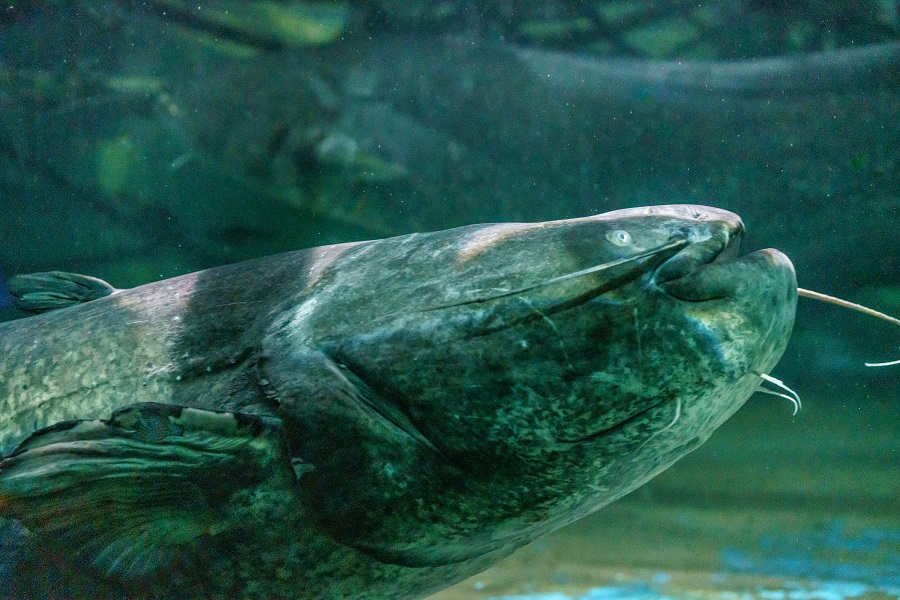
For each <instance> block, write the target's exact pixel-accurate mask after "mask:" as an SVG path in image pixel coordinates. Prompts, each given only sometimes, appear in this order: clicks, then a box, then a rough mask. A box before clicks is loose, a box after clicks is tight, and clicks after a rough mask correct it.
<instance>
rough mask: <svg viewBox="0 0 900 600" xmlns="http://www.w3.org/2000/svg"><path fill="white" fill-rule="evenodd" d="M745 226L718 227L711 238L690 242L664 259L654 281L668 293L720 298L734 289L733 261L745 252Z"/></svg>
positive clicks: (700, 298)
mask: <svg viewBox="0 0 900 600" xmlns="http://www.w3.org/2000/svg"><path fill="white" fill-rule="evenodd" d="M742 239H743V226H741V225H740V224H737V225H735V226H732V227H729V228H722V229H719V230H717V231H715V232H714V233H713V235H712V237H710V238H709V239H706V240H703V241H699V242H694V243H692V244H689V245H688V246H686V247H685V248H683V249H682V250H680V251H679V252H678V253H676V254H675V256H673V257H671V258H669V259H668V260H666V261H665V262H663V263H662V264H661V265H660V266H659V267H657V269H656V271H655V272H654V274H653V282H654V283H655V284H656V286H657V287H659V288H660V289H661V290H663V291H664V292H666V293H667V294H668V295H670V296H672V297H674V298H677V299H679V300H685V301H688V302H704V301H707V300H717V299H721V298H725V297H727V296H729V295H731V294H732V293H733V291H734V287H735V286H734V283H735V282H734V275H735V274H734V273H733V271H734V269H733V265H735V264H737V263H738V262H740V261H742V260H744V259H745V258H746V257H747V256H752V255H745V256H741V254H740V252H741V241H742Z"/></svg>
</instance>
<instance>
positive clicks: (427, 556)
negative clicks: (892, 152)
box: [0, 206, 796, 598]
mask: <svg viewBox="0 0 900 600" xmlns="http://www.w3.org/2000/svg"><path fill="white" fill-rule="evenodd" d="M742 229H743V226H742V224H741V222H740V219H739V218H738V217H737V216H736V215H733V214H731V213H727V212H725V211H719V210H716V209H710V208H706V207H698V206H666V207H652V208H641V209H633V210H626V211H617V212H614V213H608V214H605V215H599V216H595V217H588V218H584V219H575V220H569V221H558V222H549V223H536V224H502V225H478V226H471V227H465V228H461V229H456V230H449V231H443V232H437V233H429V234H413V235H409V236H403V237H398V238H392V239H387V240H382V241H375V242H363V243H358V244H346V245H341V246H331V247H324V248H314V249H311V250H306V251H300V252H295V253H290V254H285V255H280V256H275V257H269V258H264V259H260V260H256V261H250V262H247V263H242V264H238V265H232V266H227V267H223V268H218V269H211V270H209V271H203V272H200V273H196V274H192V275H187V276H184V277H180V278H176V279H172V280H167V281H162V282H159V283H155V284H150V285H147V286H143V287H140V288H136V289H133V290H127V291H123V292H119V293H116V294H114V295H112V296H109V297H106V298H102V299H99V300H95V301H92V302H89V303H87V304H84V305H80V306H77V307H73V308H70V309H64V310H59V311H55V312H51V313H48V314H45V315H41V316H38V317H32V318H29V319H25V320H22V321H17V322H11V323H6V324H2V325H0V403H2V404H0V415H2V416H0V432H2V445H3V446H4V447H6V448H10V447H11V446H12V445H14V444H16V443H18V442H19V441H21V439H22V438H23V437H24V436H26V435H28V434H30V433H31V432H33V431H34V430H35V429H38V428H41V427H45V426H48V425H52V424H54V423H57V422H59V421H62V420H66V419H96V418H100V417H103V418H105V417H108V415H109V414H110V413H111V412H113V411H114V410H116V409H119V408H121V407H123V406H128V405H131V404H135V403H138V402H162V403H167V404H173V405H179V406H190V407H196V408H204V409H215V410H223V411H231V412H237V413H245V414H253V415H267V416H270V417H273V418H274V419H272V420H271V421H272V422H273V423H278V424H280V425H279V428H278V429H277V431H278V433H277V435H278V436H280V437H279V440H280V441H279V444H276V445H277V446H278V447H279V448H280V449H281V450H279V451H283V452H284V455H285V457H284V459H280V458H276V459H273V460H275V461H276V462H275V468H273V469H271V470H273V471H277V472H278V473H277V474H276V475H273V476H272V477H270V478H269V479H267V480H265V481H262V482H261V483H260V482H257V483H254V484H252V486H251V485H250V484H247V487H246V488H245V489H244V488H241V487H240V484H239V483H238V482H237V481H236V482H235V487H237V488H238V489H236V490H234V492H233V493H232V495H231V496H228V498H227V499H226V500H224V501H223V503H224V507H223V508H221V511H220V512H218V513H216V515H218V516H217V517H216V518H217V519H219V521H218V523H217V524H216V526H215V527H213V528H210V529H209V531H207V532H206V533H204V534H203V535H200V536H199V537H197V538H196V539H192V540H189V541H188V542H185V543H184V544H183V545H176V546H174V549H173V550H172V551H171V552H170V553H168V552H167V554H171V555H172V558H171V562H170V563H167V564H166V566H165V568H159V569H156V570H155V571H154V572H151V573H148V574H143V575H141V576H125V575H122V574H121V573H116V572H115V570H113V573H112V574H111V575H106V573H105V572H104V570H103V569H101V568H100V567H99V566H94V567H91V566H90V564H89V563H90V560H87V561H72V562H71V563H66V561H65V559H62V562H63V564H64V568H63V575H61V576H60V577H61V581H62V583H59V582H56V581H54V582H53V583H52V585H51V584H47V585H48V586H50V587H53V586H57V587H56V588H54V589H63V590H69V591H71V590H75V593H79V592H80V593H87V592H86V591H85V590H89V591H90V593H91V594H93V595H95V596H102V595H105V596H109V597H121V595H123V594H128V595H129V596H130V597H229V598H231V597H242V596H243V597H273V598H274V597H293V598H339V597H340V598H374V597H383V598H420V597H423V596H425V595H427V594H428V593H431V592H433V591H436V590H438V589H441V588H443V587H445V586H448V585H450V584H452V583H454V582H456V581H459V580H461V579H463V578H465V577H467V576H469V575H472V574H474V573H476V572H478V571H480V570H482V569H484V568H485V567H487V566H488V565H490V564H491V563H493V562H495V561H496V560H498V559H499V558H501V557H503V556H506V555H507V554H509V553H510V552H512V551H513V550H514V549H515V548H517V547H519V546H521V545H523V544H525V543H528V542H529V541H531V540H533V539H535V538H536V537H538V536H540V535H542V534H544V533H546V532H548V531H551V530H553V529H556V528H558V527H560V526H562V525H564V524H566V523H569V522H572V521H574V520H576V519H578V518H580V517H582V516H584V515H586V514H588V513H590V512H592V511H594V510H596V509H598V508H600V507H601V506H603V505H605V504H607V503H609V502H611V501H613V500H615V499H616V498H619V497H620V496H622V495H623V494H626V493H627V492H629V491H630V490H632V489H634V488H635V487H637V486H639V485H641V484H642V483H644V482H646V481H647V480H648V479H650V478H651V477H653V476H654V475H656V474H657V473H659V472H660V471H662V470H664V469H665V468H667V467H668V466H670V465H671V464H672V463H673V462H674V461H675V460H677V459H678V458H680V457H681V456H683V455H685V454H686V453H687V452H689V451H690V450H692V449H693V448H695V447H696V446H697V445H699V444H700V443H702V442H703V441H704V440H705V439H707V437H708V436H709V435H710V434H711V433H712V431H713V430H714V429H715V428H716V427H717V426H719V425H720V424H721V423H722V422H723V421H724V420H725V419H727V418H728V417H729V416H730V415H731V414H732V413H733V412H734V411H735V410H737V409H738V408H739V407H740V406H741V405H742V404H743V403H744V402H745V401H746V400H747V398H748V397H749V396H750V395H751V394H752V393H753V391H754V390H755V389H756V388H757V387H758V386H759V384H760V378H759V377H758V375H757V373H767V372H768V371H769V370H770V369H771V368H772V367H773V366H774V365H775V364H776V362H777V361H778V359H779V358H780V356H781V354H782V352H783V351H784V348H785V345H786V344H787V340H788V337H789V335H790V331H791V327H792V324H793V318H794V309H795V304H796V283H795V278H794V273H793V268H792V266H791V264H790V262H789V261H788V260H787V258H785V257H784V255H782V254H781V253H779V252H777V251H774V250H765V251H760V252H756V253H753V254H750V255H747V256H744V257H741V258H737V244H738V243H739V239H740V237H741V235H742ZM623 231H624V232H627V233H628V234H629V235H625V236H622V235H621V232H623ZM629 237H630V239H628V238H629ZM673 239H686V240H687V242H688V244H687V245H686V246H684V247H683V248H682V249H671V250H667V251H665V252H662V253H660V254H658V255H655V256H653V257H650V258H645V259H641V260H637V261H631V262H626V263H624V264H620V265H618V266H615V267H612V268H609V269H606V270H602V271H599V272H596V273H591V274H587V275H583V276H580V277H574V278H571V279H567V280H564V281H558V282H556V283H553V284H549V285H540V284H541V282H546V281H547V280H549V279H552V278H554V277H558V276H561V275H565V274H567V273H572V272H576V271H580V270H582V269H585V268H589V267H592V266H595V265H599V264H602V263H608V262H610V261H613V260H616V259H619V258H623V257H628V256H633V255H635V254H637V253H639V252H641V251H644V250H648V249H651V248H655V247H658V246H660V245H663V244H666V243H667V242H669V241H671V240H673ZM676 253H677V254H676ZM673 255H675V256H674V258H673ZM716 257H718V258H717V259H716V262H713V263H711V264H706V263H710V261H712V260H713V259H714V258H716ZM664 261H668V262H665V264H663V263H664ZM660 265H662V266H660ZM530 286H534V287H530ZM513 290H522V291H519V292H516V293H508V292H510V291H513ZM288 457H289V458H291V459H293V466H294V469H293V471H292V470H291V469H290V465H289V464H288ZM278 461H282V462H283V464H282V462H278ZM294 475H296V477H295V476H294ZM192 476H193V477H196V475H192ZM3 477H4V475H3V466H2V465H0V508H2V509H3V511H4V512H5V514H7V515H8V516H12V517H16V516H21V515H20V513H22V514H24V515H25V516H24V517H23V520H24V521H25V522H26V524H27V523H28V518H29V515H28V514H25V513H27V509H26V508H22V507H23V506H25V505H24V504H23V505H21V506H20V507H19V508H18V510H19V511H20V513H17V512H16V511H17V505H16V503H15V502H10V503H8V505H7V506H3V504H4V503H3V495H4V485H6V483H5V482H4V479H3ZM84 478H85V481H86V482H88V484H89V485H95V486H101V487H102V486H104V485H111V484H108V483H105V482H103V481H100V482H93V483H91V482H90V474H89V473H85V474H84ZM199 481H200V482H199V483H198V486H200V487H202V486H203V485H205V483H204V482H205V479H201V480H199ZM86 494H87V495H88V496H90V493H87V492H86ZM220 496H221V493H220ZM217 510H218V509H217ZM102 526H103V525H102V524H99V525H98V527H102ZM37 537H39V536H34V538H35V539H31V540H30V541H29V543H32V544H33V545H34V546H35V547H37V548H38V550H34V551H32V554H29V555H28V556H29V557H30V558H29V559H28V561H25V563H26V564H25V566H21V567H19V570H18V571H15V570H13V571H12V572H13V575H12V578H13V580H14V581H13V583H14V584H15V579H16V577H19V578H27V577H34V575H33V573H34V572H36V571H29V570H28V569H39V568H45V567H46V564H45V563H46V562H48V561H49V560H50V559H49V558H47V556H52V555H53V554H54V553H56V556H55V559H56V560H60V556H65V554H66V552H65V547H64V544H63V543H62V542H59V541H58V540H51V541H49V542H48V541H46V540H41V539H36V538H37ZM44 546H47V548H44ZM42 561H43V562H42ZM108 570H109V569H107V571H108ZM20 587H22V586H20ZM25 587H27V586H25ZM13 588H15V585H13ZM23 589H24V588H23ZM47 589H49V588H47ZM13 591H15V589H14V590H13ZM44 592H46V589H45V590H44ZM19 593H23V592H19Z"/></svg>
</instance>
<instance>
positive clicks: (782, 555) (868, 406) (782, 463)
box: [431, 389, 900, 600]
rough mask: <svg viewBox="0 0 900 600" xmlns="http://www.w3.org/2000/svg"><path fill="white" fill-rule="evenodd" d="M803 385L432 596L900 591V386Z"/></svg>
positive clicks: (724, 599) (809, 598)
mask: <svg viewBox="0 0 900 600" xmlns="http://www.w3.org/2000/svg"><path fill="white" fill-rule="evenodd" d="M801 391H802V390H801ZM805 395H806V398H805V399H804V400H805V403H804V409H803V410H802V411H801V412H800V413H799V414H798V415H797V416H796V417H791V416H790V413H791V408H790V406H789V405H787V404H786V403H784V404H779V403H776V401H773V400H771V399H769V398H768V397H755V398H754V399H752V400H751V402H750V403H749V404H748V405H747V406H745V407H744V408H742V409H741V411H740V412H738V414H737V415H735V416H734V417H733V418H732V419H731V420H730V421H729V422H728V423H726V424H725V425H724V426H723V427H722V428H721V429H720V430H719V431H718V432H716V434H714V435H713V437H712V439H711V440H710V441H709V442H708V443H707V444H706V445H704V446H703V447H701V448H700V449H699V450H697V451H696V452H694V453H693V454H692V455H690V456H688V457H686V458H684V459H683V460H682V461H681V462H680V463H678V464H677V465H675V466H674V467H673V468H671V469H669V470H668V471H667V472H665V473H663V474H662V475H661V476H659V477H658V478H657V479H656V480H654V481H653V482H651V483H650V484H648V485H647V486H644V487H643V488H641V489H639V490H637V491H636V492H634V493H633V494H631V495H630V496H628V497H627V498H624V499H622V500H620V501H619V502H617V503H614V504H613V505H610V506H608V507H606V508H604V509H603V510H601V511H599V512H597V513H595V514H594V515H592V516H590V517H588V518H586V519H583V520H582V521H580V522H578V523H575V524H574V525H572V526H569V527H567V528H564V529H562V530H560V531H557V532H555V533H553V534H551V535H549V536H546V537H544V538H542V539H540V540H538V541H537V542H535V543H533V544H531V545H530V546H527V547H525V548H523V549H521V550H520V551H518V552H517V553H515V554H514V555H512V556H511V557H509V558H508V559H506V560H504V561H502V562H500V563H498V564H497V565H496V566H494V567H493V568H491V569H489V570H487V571H485V572H484V573H481V574H480V575H478V576H476V577H473V578H471V579H469V580H467V581H464V582H462V583H460V584H459V585H457V586H455V587H453V588H450V589H448V590H445V591H444V592H441V593H439V594H437V595H435V596H433V597H432V598H431V600H450V599H454V600H469V599H471V600H475V599H485V598H498V599H499V598H503V599H505V600H507V599H517V600H576V599H577V600H601V599H602V600H611V599H625V598H635V599H646V600H651V599H657V598H698V599H700V598H703V599H706V598H709V599H717V600H744V599H747V600H750V599H757V598H759V599H761V600H843V599H844V598H895V599H900V399H898V398H896V397H894V396H896V394H894V393H889V394H885V393H884V392H882V393H881V394H874V393H873V392H867V391H866V390H865V389H863V390H860V391H859V392H857V393H856V394H854V397H853V398H852V399H849V398H848V399H835V398H834V396H833V395H829V393H828V390H826V391H825V392H822V393H820V394H818V395H815V396H813V395H811V394H810V393H809V392H807V393H806V394H805ZM887 396H891V397H887ZM818 398H824V399H822V400H818Z"/></svg>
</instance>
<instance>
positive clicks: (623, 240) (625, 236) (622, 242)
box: [606, 229, 631, 246]
mask: <svg viewBox="0 0 900 600" xmlns="http://www.w3.org/2000/svg"><path fill="white" fill-rule="evenodd" d="M606 239H608V240H609V241H610V242H612V243H613V244H615V245H616V246H627V245H628V244H630V243H631V234H630V233H628V232H627V231H624V230H622V229H617V230H615V231H610V232H609V233H607V234H606Z"/></svg>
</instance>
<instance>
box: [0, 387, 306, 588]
mask: <svg viewBox="0 0 900 600" xmlns="http://www.w3.org/2000/svg"><path fill="white" fill-rule="evenodd" d="M281 439H282V438H281V430H280V421H278V420H277V419H273V418H267V417H258V416H252V415H244V414H238V413H225V412H213V411H205V410H198V409H193V408H184V407H179V406H170V405H164V404H135V405H133V406H129V407H127V408H124V409H122V410H120V411H117V412H116V413H114V414H113V416H112V418H110V419H109V420H91V421H67V422H64V423H59V424H57V425H54V426H52V427H48V428H46V429H43V430H40V431H38V432H36V433H34V434H33V435H31V436H30V437H29V438H28V439H26V440H25V441H24V442H23V443H22V444H20V445H19V447H18V448H16V449H15V450H14V451H13V452H12V453H11V454H10V455H9V456H7V457H6V458H4V459H2V461H0V515H2V516H6V517H11V518H14V519H17V520H19V521H21V522H22V523H23V524H24V525H25V526H26V527H27V528H28V529H29V530H30V531H31V532H32V533H34V534H35V535H36V536H37V539H39V540H41V543H46V544H48V545H53V544H55V545H56V547H57V548H60V549H62V550H63V551H65V554H66V555H68V556H72V555H73V554H74V556H75V557H77V558H79V559H81V560H89V561H90V562H92V563H93V564H94V565H96V566H98V567H100V568H101V569H103V570H105V571H107V572H108V573H110V574H112V575H141V574H145V573H150V572H153V571H155V570H157V569H158V568H160V567H162V566H164V565H165V564H166V563H167V562H168V561H169V560H170V559H171V557H172V556H173V555H174V554H176V552H175V550H178V549H180V548H184V547H185V545H187V544H190V543H191V542H193V541H194V540H196V539H198V538H199V537H200V536H204V535H216V534H217V533H220V532H222V531H224V530H227V529H228V528H229V527H230V526H231V525H230V523H229V521H228V517H227V515H228V513H229V503H230V502H232V501H233V498H234V497H235V494H236V493H237V492H241V491H246V490H247V489H248V488H254V487H258V486H261V485H272V484H273V482H274V484H275V485H283V484H284V482H286V481H288V480H290V481H293V473H292V472H291V463H290V460H289V459H287V458H286V457H285V455H284V453H283V452H282V445H281ZM245 495H246V494H245Z"/></svg>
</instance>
